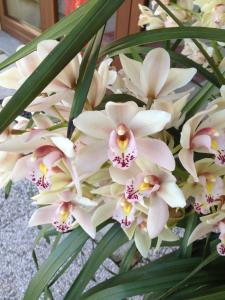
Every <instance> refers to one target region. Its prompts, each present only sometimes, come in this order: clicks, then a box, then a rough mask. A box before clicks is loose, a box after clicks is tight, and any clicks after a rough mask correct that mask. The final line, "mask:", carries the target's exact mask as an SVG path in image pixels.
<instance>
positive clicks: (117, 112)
mask: <svg viewBox="0 0 225 300" xmlns="http://www.w3.org/2000/svg"><path fill="white" fill-rule="evenodd" d="M105 111H106V114H107V116H108V117H109V118H110V119H111V120H112V122H113V123H114V125H115V126H117V125H119V124H121V123H122V124H125V125H127V126H128V127H129V123H130V121H131V120H132V119H133V118H134V116H135V115H136V114H137V112H138V111H139V108H138V106H137V104H136V103H135V102H133V101H128V102H125V103H115V102H107V104H106V106H105Z"/></svg>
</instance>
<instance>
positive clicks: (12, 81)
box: [0, 67, 23, 90]
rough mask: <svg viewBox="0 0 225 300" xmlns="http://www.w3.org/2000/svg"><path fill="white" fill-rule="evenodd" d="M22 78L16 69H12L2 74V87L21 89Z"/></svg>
mask: <svg viewBox="0 0 225 300" xmlns="http://www.w3.org/2000/svg"><path fill="white" fill-rule="evenodd" d="M21 79H23V78H22V76H21V75H20V73H19V72H18V69H17V68H16V67H12V68H10V69H8V70H6V71H4V72H1V73H0V86H2V87H4V88H7V89H15V90H17V89H18V88H19V87H20V85H21V84H20V82H21Z"/></svg>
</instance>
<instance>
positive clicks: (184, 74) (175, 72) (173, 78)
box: [160, 68, 197, 96]
mask: <svg viewBox="0 0 225 300" xmlns="http://www.w3.org/2000/svg"><path fill="white" fill-rule="evenodd" d="M196 71H197V70H196V69H194V68H189V69H181V68H179V69H178V68H172V69H170V71H169V75H168V78H167V80H166V82H165V84H164V86H163V88H162V90H161V91H160V96H164V95H165V96H166V95H168V94H170V93H171V92H173V91H174V90H176V89H179V88H181V87H183V86H185V85H186V84H188V82H190V81H191V79H192V78H193V77H194V75H195V74H196Z"/></svg>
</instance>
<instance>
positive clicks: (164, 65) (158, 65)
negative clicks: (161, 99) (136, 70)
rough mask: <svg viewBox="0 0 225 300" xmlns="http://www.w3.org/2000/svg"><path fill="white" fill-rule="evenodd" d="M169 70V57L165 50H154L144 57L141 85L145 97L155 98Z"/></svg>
mask: <svg viewBox="0 0 225 300" xmlns="http://www.w3.org/2000/svg"><path fill="white" fill-rule="evenodd" d="M169 69H170V57H169V54H168V53H167V52H166V50H164V49H162V48H156V49H153V50H151V51H150V52H149V53H148V54H147V55H146V57H145V59H144V62H143V65H142V68H141V74H140V77H141V85H142V88H143V91H144V93H145V95H146V96H148V97H151V98H153V99H154V98H157V96H158V94H159V93H160V91H161V89H162V87H163V85H164V84H165V82H166V80H167V77H168V74H169Z"/></svg>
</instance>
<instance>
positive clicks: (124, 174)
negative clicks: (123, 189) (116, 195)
mask: <svg viewBox="0 0 225 300" xmlns="http://www.w3.org/2000/svg"><path fill="white" fill-rule="evenodd" d="M109 173H110V176H111V178H112V180H113V181H114V182H116V183H119V184H122V185H125V184H126V182H127V181H128V180H129V179H130V178H135V177H136V176H137V175H138V174H139V173H141V170H140V169H139V168H138V166H137V165H136V164H135V163H134V164H132V165H131V166H130V168H129V169H127V170H122V169H118V168H114V167H110V168H109Z"/></svg>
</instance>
